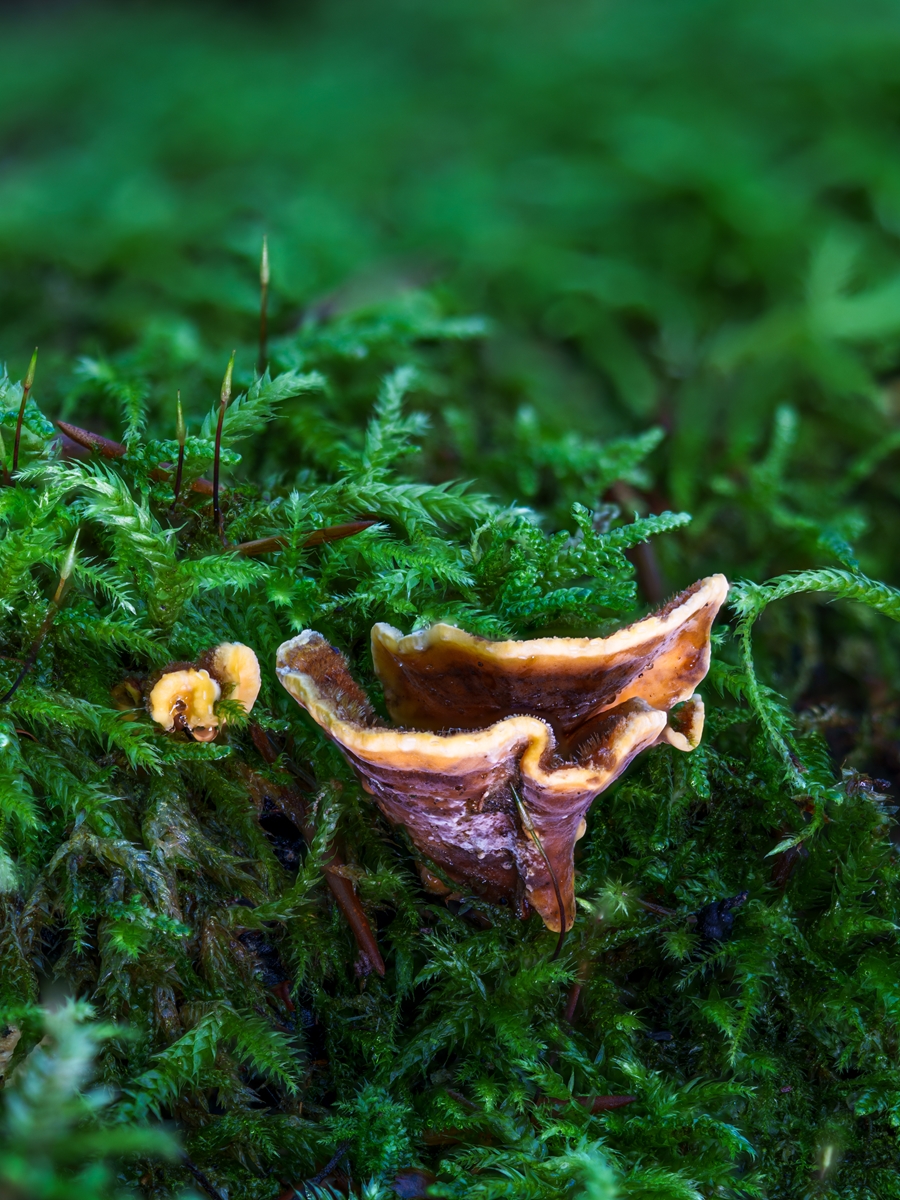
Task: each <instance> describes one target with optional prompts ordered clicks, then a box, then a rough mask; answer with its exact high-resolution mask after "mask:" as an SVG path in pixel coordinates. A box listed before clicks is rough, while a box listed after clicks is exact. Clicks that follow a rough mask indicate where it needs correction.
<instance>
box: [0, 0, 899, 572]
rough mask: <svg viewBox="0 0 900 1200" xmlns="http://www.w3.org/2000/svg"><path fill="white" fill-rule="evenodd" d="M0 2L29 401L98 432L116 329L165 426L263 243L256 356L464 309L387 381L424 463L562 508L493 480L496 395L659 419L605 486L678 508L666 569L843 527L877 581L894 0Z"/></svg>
mask: <svg viewBox="0 0 900 1200" xmlns="http://www.w3.org/2000/svg"><path fill="white" fill-rule="evenodd" d="M0 27H2V39H0V41H2V51H0V52H2V71H0V356H2V358H3V359H5V360H6V361H7V362H8V365H9V370H10V373H11V374H12V375H13V377H19V376H21V374H22V373H23V371H24V368H25V365H26V364H27V360H28V356H29V354H30V351H31V349H32V347H33V346H34V344H35V343H39V344H40V345H41V354H42V359H41V371H40V386H39V389H38V391H37V392H36V396H37V398H38V400H39V402H41V403H42V404H44V406H45V407H46V408H47V409H48V410H49V411H56V412H59V413H63V414H64V415H68V416H69V418H70V419H73V420H76V421H78V422H80V423H81V424H90V423H91V421H93V422H94V424H95V426H96V427H98V428H101V427H102V429H103V432H106V433H110V434H112V435H113V436H116V432H117V431H116V429H115V426H114V420H115V418H113V417H112V416H111V412H112V410H110V412H109V413H107V412H106V411H105V409H104V404H103V401H102V397H101V396H99V395H95V394H94V393H93V392H92V390H91V387H90V386H88V385H86V384H85V371H84V369H82V370H81V373H80V375H79V373H78V368H77V366H76V365H75V364H76V358H77V356H78V355H79V354H82V353H88V354H92V355H95V356H97V355H107V356H109V355H111V356H115V355H117V354H118V355H120V356H122V355H125V356H130V357H127V358H126V359H125V360H123V361H127V362H128V363H129V364H130V366H131V368H132V369H134V370H136V371H139V372H142V373H143V375H144V376H145V377H146V378H147V380H148V386H149V388H150V390H151V393H152V395H153V399H154V404H155V405H156V408H155V412H156V414H157V417H158V425H159V431H160V432H161V433H164V434H165V435H166V436H171V426H172V422H173V418H172V396H173V392H174V389H175V388H176V387H181V388H182V389H183V390H184V395H185V400H186V404H187V406H188V411H189V412H190V413H191V414H192V415H193V416H195V417H196V416H197V415H198V414H200V413H202V412H205V411H206V410H207V409H208V407H209V401H210V398H211V397H213V396H214V395H215V388H216V384H217V381H218V379H219V378H220V377H221V371H222V367H223V364H224V362H225V359H226V358H227V354H228V352H229V351H230V349H231V347H232V345H234V344H237V345H238V346H239V347H240V349H239V356H238V370H239V374H240V373H241V372H243V376H244V378H245V380H246V379H249V378H250V376H251V375H252V369H253V365H254V362H255V352H254V349H253V347H254V339H255V336H256V333H255V330H256V311H257V306H258V283H257V273H258V258H259V251H260V244H261V239H262V236H263V234H264V233H267V234H268V237H269V240H270V245H271V252H272V264H273V265H272V270H273V292H272V321H273V329H274V332H275V334H276V335H280V337H281V340H280V341H279V340H278V339H276V341H275V343H274V349H273V363H274V365H275V366H278V365H292V364H296V362H297V361H298V358H302V357H303V354H302V353H301V352H300V351H298V349H297V344H298V343H297V335H298V332H302V331H304V330H306V331H308V330H309V328H310V327H311V326H315V325H320V324H321V323H323V322H325V323H326V324H327V322H328V320H333V319H335V318H336V317H337V318H339V317H341V316H342V315H344V316H345V315H346V314H348V313H352V314H358V313H360V312H361V311H362V312H380V313H384V312H385V311H388V312H391V313H393V314H394V319H401V320H402V313H403V311H404V306H406V309H410V306H412V308H416V306H418V308H416V311H417V313H418V318H420V317H421V307H422V305H432V306H433V307H434V308H435V311H436V312H438V311H440V312H441V313H443V314H448V315H451V316H452V315H458V316H463V315H467V314H472V313H480V314H484V315H485V316H487V317H488V318H489V319H490V322H491V327H490V328H491V332H490V335H489V336H488V337H486V338H483V339H479V340H478V341H477V342H476V343H475V344H474V345H472V346H471V347H470V348H468V349H465V350H460V352H459V354H458V355H457V356H456V357H455V358H454V359H453V361H452V364H448V363H447V361H440V360H439V361H438V362H437V364H436V365H437V366H438V367H440V370H441V372H442V379H443V383H442V384H438V383H437V382H433V385H432V386H431V387H429V386H426V387H425V388H424V391H425V392H426V393H428V395H427V396H426V397H425V399H423V402H422V403H423V406H424V407H430V408H431V411H432V413H433V415H434V418H435V433H434V442H433V451H434V452H433V453H432V455H431V456H430V457H428V456H426V458H425V459H424V460H423V466H422V468H421V469H422V470H423V471H424V472H425V473H426V474H430V475H432V476H435V475H447V476H451V475H464V476H470V477H471V476H474V477H477V478H478V479H479V480H480V481H481V482H482V483H483V484H484V485H485V486H489V487H491V488H492V489H494V490H495V491H496V492H498V493H500V494H501V495H504V496H506V497H507V498H509V499H510V500H514V499H516V500H525V501H527V502H530V503H537V504H538V506H539V507H541V506H543V507H544V508H545V509H547V510H549V511H555V510H554V504H555V503H556V502H557V500H558V501H559V503H560V505H561V507H560V509H559V511H560V512H564V511H565V507H566V506H567V504H568V502H569V500H570V499H571V498H577V499H580V500H584V501H585V502H587V503H590V502H591V501H592V500H596V499H598V498H592V497H589V496H584V495H581V494H578V495H576V492H577V491H578V488H577V487H576V486H574V484H573V486H572V487H570V488H568V491H567V490H566V488H565V487H564V488H562V492H561V491H560V486H559V483H560V481H559V479H553V480H552V481H551V484H550V485H549V486H545V485H543V484H542V482H541V480H540V479H539V478H536V477H535V476H534V472H533V471H532V472H531V474H529V475H528V477H527V478H526V477H525V476H524V475H523V474H522V473H521V472H519V473H517V472H516V469H515V456H516V449H515V448H516V438H517V437H519V436H520V434H521V429H522V427H523V422H524V423H525V425H527V426H528V428H529V429H531V430H534V429H537V431H538V435H539V436H540V437H543V438H545V439H546V440H547V444H548V445H549V444H550V443H551V441H552V439H553V438H565V437H569V439H571V438H576V439H587V438H591V437H599V438H608V437H610V436H616V435H620V434H625V433H631V432H634V431H640V430H644V429H647V428H649V427H652V426H659V427H661V428H662V429H663V430H664V431H665V432H666V435H667V436H666V438H665V440H664V442H663V444H662V445H661V447H660V449H659V450H658V451H657V452H656V455H655V457H654V459H653V460H652V463H653V469H652V479H650V480H649V481H644V482H645V486H644V488H643V490H642V492H641V494H640V495H639V496H637V497H636V498H632V501H633V503H634V505H635V507H639V508H640V507H642V508H643V509H644V510H647V509H650V508H653V509H657V510H658V509H660V508H662V507H666V506H668V507H671V508H690V509H691V510H692V511H693V512H694V514H695V518H696V520H695V523H694V526H693V527H692V530H691V532H690V533H689V534H688V535H686V540H685V539H682V541H681V543H679V544H680V545H681V546H682V547H683V548H684V552H685V553H686V555H687V559H688V562H687V563H682V564H681V565H679V564H678V563H674V564H673V565H671V566H670V568H669V574H670V576H672V582H673V583H679V582H683V581H684V580H685V579H686V578H687V577H688V576H689V575H691V573H692V572H693V573H694V574H696V573H697V572H698V571H700V570H706V569H709V568H711V567H723V568H724V569H726V570H729V571H736V572H738V573H741V574H750V575H754V576H757V577H761V576H763V575H765V574H771V573H773V572H776V571H779V570H784V569H791V568H797V567H804V566H807V565H813V564H814V563H818V564H821V563H822V562H823V561H834V556H833V555H832V556H831V557H829V554H828V552H827V551H828V546H829V545H830V546H831V547H832V548H833V547H834V546H837V547H838V557H840V556H841V554H843V553H844V551H843V549H841V547H843V545H844V542H845V541H846V540H848V539H849V540H850V541H854V542H855V543H856V544H858V547H859V554H860V556H861V562H862V565H863V567H864V568H866V569H868V570H870V571H871V572H872V573H874V574H880V575H881V576H882V577H885V578H888V579H890V580H892V581H894V582H896V581H897V579H898V571H897V568H896V555H895V554H894V553H893V546H894V545H895V544H896V541H897V538H898V536H900V524H898V521H897V518H896V500H897V493H898V477H897V471H896V459H895V458H893V457H891V456H892V454H893V452H894V450H895V449H896V448H897V447H898V446H900V390H898V389H897V388H895V386H894V383H893V378H894V374H895V372H896V370H897V364H898V354H900V274H898V268H900V241H898V232H900V5H898V4H897V3H896V2H889V0H861V2H860V3H857V4H856V5H854V6H853V7H852V9H850V8H849V7H848V6H847V5H846V4H838V3H835V2H833V0H815V2H810V0H752V2H749V3H744V4H734V3H729V2H726V0H665V2H662V0H627V2H626V0H568V2H567V3H565V4H558V3H549V2H546V0H540V2H539V0H516V2H515V3H513V2H511V0H477V2H475V0H452V2H451V0H436V2H432V3H429V4H427V5H422V4H416V3H412V2H411V0H383V2H382V3H379V4H364V3H361V2H360V0H334V2H331V3H315V2H309V3H302V4H281V5H279V4H272V3H270V4H268V5H266V4H263V5H245V6H241V5H233V6H227V5H221V4H220V5H213V6H203V5H182V6H175V7H171V6H166V5H154V6H140V5H134V6H132V5H117V6H114V7H113V6H107V7H102V6H101V7H97V6H96V5H91V4H78V3H75V4H69V5H61V6H59V5H58V6H52V5H51V6H40V5H38V6H36V7H32V8H27V7H26V8H24V9H23V8H21V7H16V8H15V9H12V10H11V9H7V10H5V12H4V15H3V16H2V17H0ZM423 293H427V295H423ZM398 313H400V314H401V316H400V317H399V318H398V317H397V314H398ZM418 318H417V319H418ZM387 341H389V339H387ZM307 357H308V356H307ZM391 357H392V355H391V353H390V352H389V347H387V346H386V353H385V361H384V362H383V363H382V362H379V363H378V364H377V366H378V368H379V369H380V368H381V367H382V366H385V367H386V366H390V365H394V364H393V363H392V362H391V361H390V359H391ZM88 374H90V372H88ZM95 375H96V372H95ZM437 375H438V372H436V373H435V380H436V379H437ZM95 391H96V389H95ZM370 398H371V397H370V396H367V397H366V398H365V403H366V404H368V403H369V400H370ZM360 403H361V406H362V399H361V402H360ZM784 406H788V408H787V409H785V407H784ZM779 413H780V415H777V414H779ZM345 415H346V416H347V418H348V419H352V420H356V419H357V418H359V419H360V420H361V419H362V416H363V408H362V407H361V408H360V411H359V412H358V413H356V412H354V413H347V414H345ZM529 422H530V425H529ZM517 430H518V432H517ZM773 438H774V439H775V441H774V443H773ZM767 448H768V449H767ZM548 453H549V452H548ZM767 454H768V458H767V457H766V455H767ZM276 457H277V455H276ZM551 457H552V456H551ZM767 464H768V465H767ZM280 465H281V466H282V468H283V469H286V470H289V469H290V453H289V451H288V450H287V449H285V450H284V451H283V453H282V461H281V464H280ZM547 469H548V470H550V474H551V475H552V464H551V467H549V468H547ZM538 474H540V472H538ZM575 483H577V481H575ZM569 492H571V493H572V494H571V496H570V495H569ZM810 522H812V524H810ZM864 527H865V528H864ZM773 529H777V531H778V532H777V534H776V535H774V536H773V533H772V531H773ZM823 531H824V532H823ZM823 537H824V542H823ZM823 546H824V547H825V551H824V552H823ZM823 554H824V557H823Z"/></svg>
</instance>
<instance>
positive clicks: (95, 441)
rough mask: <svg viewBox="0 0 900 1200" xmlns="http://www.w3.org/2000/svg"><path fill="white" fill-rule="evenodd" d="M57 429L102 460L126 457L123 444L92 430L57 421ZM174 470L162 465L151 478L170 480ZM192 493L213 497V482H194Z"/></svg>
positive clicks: (203, 480) (154, 470) (153, 470)
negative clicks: (92, 451) (96, 454)
mask: <svg viewBox="0 0 900 1200" xmlns="http://www.w3.org/2000/svg"><path fill="white" fill-rule="evenodd" d="M56 427H57V429H60V430H62V432H63V433H64V434H65V436H66V437H67V438H71V440H72V441H73V442H76V443H77V444H78V445H79V446H84V447H85V449H86V450H96V451H97V453H98V454H99V455H100V456H101V457H102V458H108V459H111V460H115V459H118V458H124V457H125V452H126V447H125V446H123V445H122V443H121V442H114V441H112V439H111V438H107V437H103V436H102V435H101V434H99V433H93V432H92V431H91V430H90V429H79V428H78V426H77V425H70V424H69V423H68V422H67V421H57V422H56ZM174 469H175V468H174V467H173V466H172V464H171V463H166V462H164V463H160V464H159V466H158V467H154V468H153V469H152V470H151V472H150V478H151V479H156V480H162V479H168V478H169V476H170V475H171V474H172V471H173V470H174ZM191 491H193V492H200V493H201V495H204V496H211V495H212V493H213V485H212V480H210V479H194V480H192V482H191Z"/></svg>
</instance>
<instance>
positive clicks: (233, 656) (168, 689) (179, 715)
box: [147, 642, 260, 742]
mask: <svg viewBox="0 0 900 1200" xmlns="http://www.w3.org/2000/svg"><path fill="white" fill-rule="evenodd" d="M259 687H260V675H259V662H258V661H257V658H256V655H255V654H254V653H253V651H252V650H251V649H250V647H249V646H244V645H242V644H241V643H240V642H223V643H222V644H221V645H220V646H216V647H215V648H214V649H212V650H208V651H207V652H206V654H204V655H203V657H202V658H201V659H200V660H199V662H197V663H172V664H171V666H169V667H166V668H165V670H164V671H162V672H161V674H159V675H158V676H156V678H155V679H154V680H153V681H152V686H151V687H150V689H149V692H148V693H147V708H148V710H149V712H150V716H151V717H152V718H153V720H154V721H156V722H157V723H158V724H159V725H162V727H163V729H165V730H166V731H167V732H169V733H171V732H175V731H179V730H181V731H185V732H187V733H190V735H191V736H192V737H193V739H194V741H197V742H211V741H213V740H214V739H215V738H216V736H217V735H218V733H219V727H220V725H221V721H220V719H219V717H218V716H217V715H216V712H215V705H216V703H217V702H218V701H219V700H221V699H222V697H223V695H224V696H227V697H228V698H229V699H231V700H237V701H239V702H240V703H241V704H242V705H243V707H244V710H245V711H246V712H250V710H251V709H252V708H253V705H254V704H255V703H256V697H257V696H258V695H259Z"/></svg>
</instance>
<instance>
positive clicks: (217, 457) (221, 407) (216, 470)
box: [213, 350, 236, 546]
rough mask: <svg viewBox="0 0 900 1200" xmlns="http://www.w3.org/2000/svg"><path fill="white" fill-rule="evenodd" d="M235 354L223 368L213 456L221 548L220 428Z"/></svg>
mask: <svg viewBox="0 0 900 1200" xmlns="http://www.w3.org/2000/svg"><path fill="white" fill-rule="evenodd" d="M235 353H236V351H234V350H232V352H231V358H229V360H228V366H227V367H226V368H225V378H224V379H223V380H222V391H221V392H220V394H219V420H218V421H217V423H216V447H215V452H214V455H213V520H214V521H215V523H216V530H217V532H218V534H219V540H220V541H221V543H222V545H223V546H224V545H225V525H224V522H223V520H222V511H221V509H220V508H219V466H220V462H221V458H222V427H223V425H224V424H225V410H226V409H227V408H228V402H229V400H230V399H231V376H232V373H233V371H234V356H235Z"/></svg>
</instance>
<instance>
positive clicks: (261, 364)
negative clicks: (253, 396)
mask: <svg viewBox="0 0 900 1200" xmlns="http://www.w3.org/2000/svg"><path fill="white" fill-rule="evenodd" d="M268 340H269V239H268V238H267V237H265V236H263V244H262V256H261V257H260V260H259V357H258V358H257V361H256V373H257V375H264V374H265V370H266V365H267V363H268V358H269V355H268Z"/></svg>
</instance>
